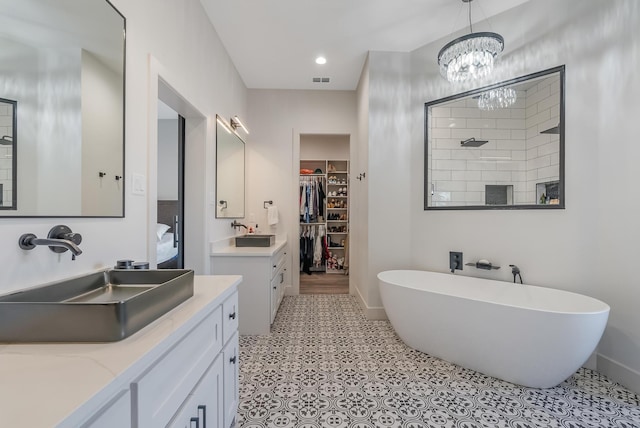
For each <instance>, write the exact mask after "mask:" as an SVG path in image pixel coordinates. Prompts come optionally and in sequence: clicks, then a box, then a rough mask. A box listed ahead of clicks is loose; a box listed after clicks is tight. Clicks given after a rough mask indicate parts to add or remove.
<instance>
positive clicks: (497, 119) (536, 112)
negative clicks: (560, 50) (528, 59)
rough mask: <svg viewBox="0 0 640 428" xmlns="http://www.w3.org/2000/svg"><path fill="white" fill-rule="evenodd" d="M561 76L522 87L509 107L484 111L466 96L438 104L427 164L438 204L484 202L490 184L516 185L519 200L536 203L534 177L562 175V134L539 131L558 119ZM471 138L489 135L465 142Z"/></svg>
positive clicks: (541, 179) (546, 179)
mask: <svg viewBox="0 0 640 428" xmlns="http://www.w3.org/2000/svg"><path fill="white" fill-rule="evenodd" d="M559 92H560V80H559V77H558V76H554V77H549V78H547V79H544V80H542V81H541V82H539V83H538V84H536V85H535V86H533V87H531V88H529V89H527V90H526V91H518V100H517V101H516V103H515V104H514V105H513V106H512V107H511V108H506V109H498V110H493V111H483V110H480V109H478V106H477V100H475V99H467V100H460V101H457V102H454V103H450V104H448V105H447V106H446V107H434V108H433V109H432V111H431V124H432V125H433V126H432V127H430V130H431V135H430V139H431V145H430V146H429V159H430V160H431V161H430V162H429V164H428V166H427V169H428V173H429V174H430V177H431V182H432V183H434V187H433V189H432V190H433V197H434V199H433V200H434V206H447V205H484V204H485V186H486V185H509V186H513V200H514V203H515V204H535V203H536V202H537V201H536V183H540V182H549V181H555V180H558V179H559V165H560V156H559V135H554V134H540V132H541V131H544V130H546V129H549V128H552V127H554V126H557V125H558V123H559V120H560V103H559V99H560V97H559V96H558V94H559ZM468 138H476V139H478V140H488V141H489V142H488V143H486V144H484V145H482V146H480V147H477V148H476V147H472V148H470V147H462V146H461V145H460V142H461V141H463V140H466V139H468Z"/></svg>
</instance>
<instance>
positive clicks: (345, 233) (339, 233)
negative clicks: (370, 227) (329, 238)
mask: <svg viewBox="0 0 640 428" xmlns="http://www.w3.org/2000/svg"><path fill="white" fill-rule="evenodd" d="M348 234H349V232H327V235H348Z"/></svg>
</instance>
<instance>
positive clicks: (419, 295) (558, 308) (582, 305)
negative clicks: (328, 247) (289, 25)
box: [378, 270, 609, 388]
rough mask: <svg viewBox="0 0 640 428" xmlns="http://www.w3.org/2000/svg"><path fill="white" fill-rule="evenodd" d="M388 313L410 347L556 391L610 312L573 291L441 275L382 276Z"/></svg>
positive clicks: (404, 272) (595, 341) (595, 339)
mask: <svg viewBox="0 0 640 428" xmlns="http://www.w3.org/2000/svg"><path fill="white" fill-rule="evenodd" d="M378 280H379V283H380V294H381V296H382V302H383V305H384V308H385V310H386V312H387V316H388V317H389V321H391V325H392V326H393V328H394V329H395V330H396V332H397V333H398V335H399V336H400V338H401V339H402V340H403V341H404V342H405V343H406V344H407V345H409V346H410V347H412V348H414V349H417V350H419V351H422V352H425V353H427V354H429V355H432V356H435V357H438V358H441V359H443V360H446V361H449V362H452V363H455V364H458V365H460V366H462V367H465V368H468V369H472V370H476V371H478V372H481V373H484V374H487V375H489V376H493V377H496V378H499V379H503V380H506V381H508V382H512V383H516V384H519V385H524V386H529V387H534V388H550V387H553V386H556V385H558V384H559V383H560V382H562V381H563V380H565V379H567V378H568V377H569V376H571V375H572V374H573V373H574V372H575V371H576V370H577V369H578V368H580V366H581V365H582V364H584V362H585V361H587V359H588V358H589V356H590V355H591V353H592V352H593V351H594V349H595V348H596V346H597V344H598V342H599V340H600V337H601V336H602V333H603V331H604V328H605V325H606V324H607V318H608V317H609V306H608V305H607V304H606V303H603V302H601V301H600V300H597V299H594V298H591V297H587V296H583V295H581V294H576V293H571V292H568V291H562V290H554V289H551V288H545V287H536V286H532V285H521V284H513V283H509V282H502V281H493V280H487V279H479V278H472V277H467V276H459V275H451V274H445V273H437V272H427V271H412V270H394V271H386V272H380V273H379V274H378Z"/></svg>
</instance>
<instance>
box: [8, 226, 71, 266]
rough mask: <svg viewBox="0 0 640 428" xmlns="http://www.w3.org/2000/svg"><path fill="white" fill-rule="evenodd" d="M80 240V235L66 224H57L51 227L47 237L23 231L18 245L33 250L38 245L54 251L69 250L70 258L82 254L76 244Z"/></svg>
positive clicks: (62, 251)
mask: <svg viewBox="0 0 640 428" xmlns="http://www.w3.org/2000/svg"><path fill="white" fill-rule="evenodd" d="M81 242H82V235H80V234H79V233H73V232H72V231H71V229H70V228H69V227H68V226H65V225H58V226H54V227H52V228H51V230H50V231H49V234H48V235H47V238H38V237H37V236H36V235H34V234H33V233H25V234H24V235H22V236H21V237H20V239H18V245H19V246H20V248H22V249H23V250H33V249H34V248H36V246H38V245H47V246H49V249H50V250H51V251H53V252H54V253H64V252H65V251H67V250H68V251H71V260H75V259H76V256H79V255H80V254H82V250H81V249H80V247H78V245H80V243H81Z"/></svg>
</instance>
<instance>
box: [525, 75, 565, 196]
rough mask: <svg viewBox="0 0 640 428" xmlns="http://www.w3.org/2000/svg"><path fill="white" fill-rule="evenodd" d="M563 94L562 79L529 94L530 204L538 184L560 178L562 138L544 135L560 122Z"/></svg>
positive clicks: (545, 83) (550, 80) (549, 80)
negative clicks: (561, 95) (543, 132)
mask: <svg viewBox="0 0 640 428" xmlns="http://www.w3.org/2000/svg"><path fill="white" fill-rule="evenodd" d="M559 93H560V78H559V77H558V76H553V77H549V78H547V79H544V80H543V81H541V82H540V83H538V84H537V85H535V86H533V87H531V88H529V89H527V91H526V112H527V113H526V126H527V139H526V148H527V150H526V154H527V183H526V185H527V187H526V200H527V201H535V200H536V183H546V182H549V181H556V180H559V178H560V175H559V174H560V152H559V150H560V142H559V140H560V135H559V134H540V132H542V131H545V130H547V129H549V128H553V127H555V126H558V124H559V123H560V97H559V95H558V94H559ZM529 203H531V202H529Z"/></svg>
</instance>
